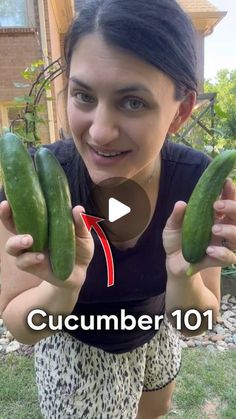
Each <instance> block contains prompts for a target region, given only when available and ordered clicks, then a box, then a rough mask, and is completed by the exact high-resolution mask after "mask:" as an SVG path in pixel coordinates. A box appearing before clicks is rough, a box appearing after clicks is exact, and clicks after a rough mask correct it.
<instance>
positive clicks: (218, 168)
mask: <svg viewBox="0 0 236 419" xmlns="http://www.w3.org/2000/svg"><path fill="white" fill-rule="evenodd" d="M235 164H236V150H227V151H224V152H222V153H221V154H219V155H218V156H217V157H215V158H214V159H213V160H212V162H211V163H210V164H209V166H208V167H207V169H206V170H205V172H204V173H203V174H202V176H201V177H200V179H199V180H198V183H197V184H196V186H195V188H194V190H193V192H192V195H191V197H190V199H189V202H188V205H187V208H186V212H185V216H184V221H183V227H182V252H183V256H184V258H185V260H186V261H187V262H190V264H194V263H197V262H200V261H201V260H202V259H203V258H204V256H205V252H206V249H207V247H208V245H209V243H210V240H211V235H212V233H211V228H212V225H213V223H214V209H213V204H214V202H215V201H216V199H217V198H218V196H219V195H220V193H221V191H222V188H223V185H224V182H225V179H226V177H227V176H228V175H229V173H230V172H231V171H232V170H233V168H234V165H235ZM190 271H191V270H190Z"/></svg>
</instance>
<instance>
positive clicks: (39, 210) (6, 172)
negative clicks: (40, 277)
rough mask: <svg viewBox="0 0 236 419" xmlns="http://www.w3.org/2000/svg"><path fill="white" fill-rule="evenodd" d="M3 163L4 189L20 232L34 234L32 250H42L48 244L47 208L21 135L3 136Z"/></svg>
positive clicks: (0, 153)
mask: <svg viewBox="0 0 236 419" xmlns="http://www.w3.org/2000/svg"><path fill="white" fill-rule="evenodd" d="M0 164H1V169H2V178H3V186H4V191H5V194H6V197H7V200H8V202H9V205H10V207H11V210H12V214H13V219H14V223H15V227H16V231H17V233H18V234H30V235H31V236H32V237H33V240H34V242H33V245H32V247H31V249H30V250H32V251H34V252H42V251H43V250H44V248H45V247H46V244H47V235H48V220H47V207H46V203H45V199H44V196H43V193H42V189H41V186H40V183H39V180H38V176H37V173H36V171H35V168H34V164H33V161H32V158H31V156H30V154H29V153H28V151H27V149H26V148H25V146H24V144H23V143H22V141H21V140H20V139H19V137H18V136H17V135H15V134H12V133H10V132H9V133H7V134H5V135H4V136H2V137H1V138H0Z"/></svg>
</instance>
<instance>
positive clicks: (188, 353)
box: [0, 349, 236, 419]
mask: <svg viewBox="0 0 236 419" xmlns="http://www.w3.org/2000/svg"><path fill="white" fill-rule="evenodd" d="M235 377H236V351H235V350H230V351H227V352H208V351H207V350H206V349H183V363H182V368H181V373H180V374H179V375H178V377H177V386H176V391H175V396H174V401H173V409H172V411H171V412H170V413H169V414H168V415H167V416H166V418H168V419H169V418H178V419H204V418H210V419H218V418H219V419H225V418H229V419H236V381H235ZM0 389H1V390H0V419H41V415H40V411H39V408H38V402H37V391H36V387H35V383H34V368H33V360H32V359H29V358H26V357H23V356H16V355H14V354H9V355H7V356H4V357H1V358H0ZM55 419H56V418H55ZM93 419H95V418H93ZM111 419H112V418H111ZM127 419H128V418H127Z"/></svg>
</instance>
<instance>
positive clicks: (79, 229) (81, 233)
mask: <svg viewBox="0 0 236 419" xmlns="http://www.w3.org/2000/svg"><path fill="white" fill-rule="evenodd" d="M82 212H84V208H83V207H82V206H80V205H77V206H76V207H74V208H73V210H72V214H73V218H74V222H75V233H76V236H78V237H79V238H81V239H83V238H84V239H87V238H90V237H91V234H90V232H89V231H88V229H87V227H86V225H85V223H84V222H83V219H82V217H81V213H82Z"/></svg>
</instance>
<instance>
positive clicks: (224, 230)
mask: <svg viewBox="0 0 236 419" xmlns="http://www.w3.org/2000/svg"><path fill="white" fill-rule="evenodd" d="M212 233H213V234H214V235H215V236H218V237H220V238H221V239H222V240H223V239H224V240H225V241H226V242H227V247H228V248H229V249H231V250H233V251H234V250H236V226H234V225H228V224H215V225H214V226H213V227H212Z"/></svg>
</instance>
